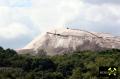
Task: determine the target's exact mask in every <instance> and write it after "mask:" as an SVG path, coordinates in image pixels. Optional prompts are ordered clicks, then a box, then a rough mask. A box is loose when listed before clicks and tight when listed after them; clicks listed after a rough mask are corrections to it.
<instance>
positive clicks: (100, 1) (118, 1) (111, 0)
mask: <svg viewBox="0 0 120 79" xmlns="http://www.w3.org/2000/svg"><path fill="white" fill-rule="evenodd" d="M82 1H84V2H87V3H92V4H104V3H112V4H120V0H82Z"/></svg>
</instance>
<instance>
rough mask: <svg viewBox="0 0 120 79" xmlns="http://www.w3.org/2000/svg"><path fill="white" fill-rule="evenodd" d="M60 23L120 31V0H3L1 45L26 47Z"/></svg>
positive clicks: (92, 28)
mask: <svg viewBox="0 0 120 79" xmlns="http://www.w3.org/2000/svg"><path fill="white" fill-rule="evenodd" d="M58 27H70V28H79V29H85V30H89V31H96V32H107V33H111V34H113V35H118V36H119V35H120V0H0V46H3V47H4V48H14V49H17V48H22V47H24V46H25V45H26V44H28V43H29V42H30V41H31V40H32V39H33V38H35V37H36V36H37V35H39V34H40V33H41V32H45V31H47V30H48V29H52V28H58Z"/></svg>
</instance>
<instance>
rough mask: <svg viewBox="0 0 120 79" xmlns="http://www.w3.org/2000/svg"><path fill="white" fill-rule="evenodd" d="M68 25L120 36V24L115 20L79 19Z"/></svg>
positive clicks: (67, 25)
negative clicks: (95, 20) (94, 20)
mask: <svg viewBox="0 0 120 79" xmlns="http://www.w3.org/2000/svg"><path fill="white" fill-rule="evenodd" d="M66 27H71V28H79V29H84V30H88V31H94V32H104V33H110V34H112V35H115V36H120V24H118V23H115V22H92V21H85V20H80V19H78V20H74V21H72V22H70V23H68V24H66Z"/></svg>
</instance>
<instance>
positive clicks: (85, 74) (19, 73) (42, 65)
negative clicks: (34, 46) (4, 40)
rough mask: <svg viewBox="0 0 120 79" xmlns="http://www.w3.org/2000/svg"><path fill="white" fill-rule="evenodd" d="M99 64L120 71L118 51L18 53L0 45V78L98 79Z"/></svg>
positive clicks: (119, 78) (119, 52)
mask: <svg viewBox="0 0 120 79" xmlns="http://www.w3.org/2000/svg"><path fill="white" fill-rule="evenodd" d="M99 66H117V67H118V69H119V71H118V72H119V73H120V50H118V49H112V50H106V51H102V52H91V51H84V52H80V51H76V52H73V53H70V54H64V55H58V56H52V57H49V56H31V55H27V54H26V55H18V54H17V53H16V52H15V51H14V50H12V49H6V50H5V49H3V48H2V47H0V79H98V78H97V76H98V74H99ZM99 79H108V78H99ZM118 79H120V76H118Z"/></svg>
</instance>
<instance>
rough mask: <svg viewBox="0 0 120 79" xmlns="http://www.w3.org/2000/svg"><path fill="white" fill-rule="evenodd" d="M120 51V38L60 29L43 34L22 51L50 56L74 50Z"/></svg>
mask: <svg viewBox="0 0 120 79" xmlns="http://www.w3.org/2000/svg"><path fill="white" fill-rule="evenodd" d="M109 48H117V49H120V37H115V36H113V35H111V34H107V33H96V32H88V31H85V30H79V29H69V28H59V29H55V30H52V31H49V32H46V33H43V34H41V35H40V36H38V37H37V38H35V39H34V40H33V41H32V42H31V43H29V44H28V45H27V46H25V47H24V48H23V49H22V50H26V49H27V50H28V49H30V50H33V51H34V53H39V50H44V51H45V52H47V54H48V55H56V54H63V53H67V52H69V51H74V50H93V51H98V50H103V49H109Z"/></svg>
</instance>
